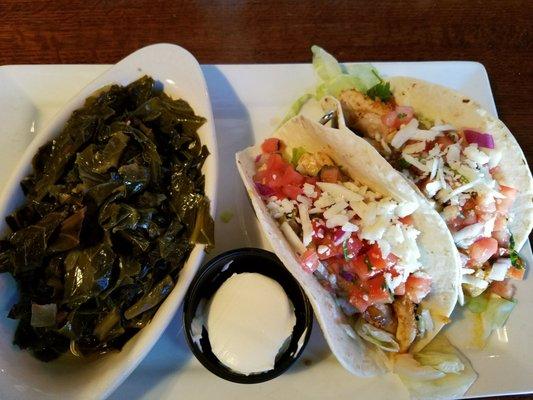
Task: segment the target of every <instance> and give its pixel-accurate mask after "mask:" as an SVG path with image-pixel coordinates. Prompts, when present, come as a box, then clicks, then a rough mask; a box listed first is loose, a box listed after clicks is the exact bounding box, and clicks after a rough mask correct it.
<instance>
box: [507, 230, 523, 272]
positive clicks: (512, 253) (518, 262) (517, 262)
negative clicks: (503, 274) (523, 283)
mask: <svg viewBox="0 0 533 400" xmlns="http://www.w3.org/2000/svg"><path fill="white" fill-rule="evenodd" d="M509 257H510V258H511V264H512V265H513V267H515V268H517V269H524V268H525V265H524V261H523V260H522V259H521V258H520V256H519V255H518V252H517V251H516V248H515V241H514V236H513V235H512V234H511V238H510V239H509Z"/></svg>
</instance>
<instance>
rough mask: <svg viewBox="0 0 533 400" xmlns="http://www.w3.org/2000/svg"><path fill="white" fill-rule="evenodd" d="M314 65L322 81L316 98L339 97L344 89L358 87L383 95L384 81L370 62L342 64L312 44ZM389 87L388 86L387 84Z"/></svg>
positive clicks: (365, 91) (358, 88) (316, 92)
mask: <svg viewBox="0 0 533 400" xmlns="http://www.w3.org/2000/svg"><path fill="white" fill-rule="evenodd" d="M311 51H312V52H313V67H314V69H315V72H316V74H317V76H318V78H319V79H320V80H321V83H320V84H319V85H318V86H317V88H316V90H315V98H316V99H321V98H323V97H324V96H327V95H331V96H334V97H338V96H339V95H340V94H341V92H342V91H344V90H349V89H356V90H358V91H360V92H363V93H369V92H370V91H372V93H374V92H376V93H377V92H379V93H378V94H379V95H380V96H378V97H381V95H383V90H382V89H383V87H385V86H386V85H388V84H387V83H384V82H383V79H382V78H381V77H380V76H379V74H378V71H377V70H376V68H374V67H373V66H372V65H370V64H354V65H346V66H345V65H341V64H339V62H338V61H337V60H336V59H335V57H333V56H332V55H331V54H329V53H328V52H327V51H325V50H324V49H322V48H321V47H318V46H312V47H311ZM387 88H388V86H387Z"/></svg>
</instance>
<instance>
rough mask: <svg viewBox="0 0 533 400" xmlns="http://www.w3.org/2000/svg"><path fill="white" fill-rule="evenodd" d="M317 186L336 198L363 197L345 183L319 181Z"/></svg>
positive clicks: (354, 198)
mask: <svg viewBox="0 0 533 400" xmlns="http://www.w3.org/2000/svg"><path fill="white" fill-rule="evenodd" d="M317 186H318V187H319V188H320V189H322V190H323V191H324V192H328V193H329V194H330V195H331V196H333V197H335V198H336V199H344V200H346V201H361V200H363V197H362V196H361V195H360V194H359V193H356V192H354V191H352V190H350V189H348V188H347V187H345V186H343V185H339V184H338V183H328V182H318V183H317Z"/></svg>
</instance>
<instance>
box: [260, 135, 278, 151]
mask: <svg viewBox="0 0 533 400" xmlns="http://www.w3.org/2000/svg"><path fill="white" fill-rule="evenodd" d="M280 144H281V143H280V141H279V139H277V138H270V139H266V140H265V141H264V142H263V144H262V145H261V150H263V152H265V153H274V152H276V151H278V150H279V149H280Z"/></svg>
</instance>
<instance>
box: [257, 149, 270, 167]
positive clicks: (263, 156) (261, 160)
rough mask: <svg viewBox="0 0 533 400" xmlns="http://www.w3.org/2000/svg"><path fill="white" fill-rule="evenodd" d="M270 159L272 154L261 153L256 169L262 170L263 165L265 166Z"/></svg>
mask: <svg viewBox="0 0 533 400" xmlns="http://www.w3.org/2000/svg"><path fill="white" fill-rule="evenodd" d="M269 157H270V154H266V153H261V154H259V155H258V156H257V157H256V158H255V167H256V168H257V169H259V168H261V167H262V166H263V165H265V164H266V163H267V161H268V158H269Z"/></svg>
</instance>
